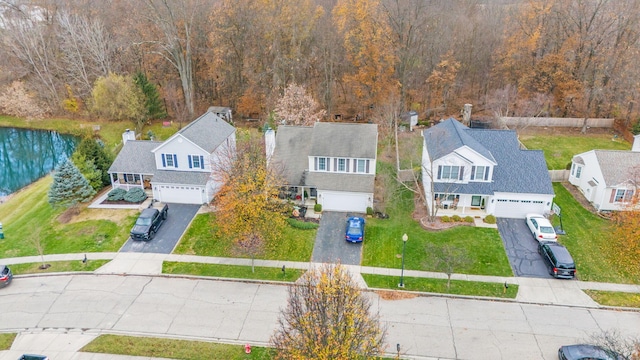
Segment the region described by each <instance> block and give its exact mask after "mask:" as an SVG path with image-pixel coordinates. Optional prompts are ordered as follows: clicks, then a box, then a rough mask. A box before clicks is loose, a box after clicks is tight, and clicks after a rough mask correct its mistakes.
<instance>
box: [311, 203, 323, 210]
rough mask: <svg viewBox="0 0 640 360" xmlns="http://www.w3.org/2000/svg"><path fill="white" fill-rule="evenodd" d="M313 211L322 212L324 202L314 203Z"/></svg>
mask: <svg viewBox="0 0 640 360" xmlns="http://www.w3.org/2000/svg"><path fill="white" fill-rule="evenodd" d="M313 211H315V212H322V204H315V205H313Z"/></svg>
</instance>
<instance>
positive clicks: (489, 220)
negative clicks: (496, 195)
mask: <svg viewBox="0 0 640 360" xmlns="http://www.w3.org/2000/svg"><path fill="white" fill-rule="evenodd" d="M484 222H486V223H487V224H495V223H496V217H495V216H493V215H487V216H485V218H484Z"/></svg>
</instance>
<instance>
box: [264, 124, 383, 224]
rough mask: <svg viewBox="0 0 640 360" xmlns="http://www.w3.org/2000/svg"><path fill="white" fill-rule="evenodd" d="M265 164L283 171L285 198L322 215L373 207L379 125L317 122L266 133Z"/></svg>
mask: <svg viewBox="0 0 640 360" xmlns="http://www.w3.org/2000/svg"><path fill="white" fill-rule="evenodd" d="M265 142H266V149H267V158H268V161H269V166H272V167H278V168H280V169H281V170H282V174H283V177H284V179H285V182H286V184H282V185H283V188H285V189H286V195H287V196H290V197H291V198H292V199H293V200H299V201H302V202H304V201H305V200H308V199H311V200H315V201H316V203H318V204H321V205H322V209H323V211H342V212H358V213H364V212H366V210H367V207H373V193H374V181H375V175H376V149H377V146H378V126H377V125H375V124H350V123H330V122H316V123H315V124H314V125H313V126H284V125H283V126H279V127H278V130H277V132H274V131H273V130H268V131H266V132H265Z"/></svg>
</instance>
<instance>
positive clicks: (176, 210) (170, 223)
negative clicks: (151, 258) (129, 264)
mask: <svg viewBox="0 0 640 360" xmlns="http://www.w3.org/2000/svg"><path fill="white" fill-rule="evenodd" d="M198 209H200V205H191V204H169V213H168V216H167V220H165V222H164V224H162V226H160V229H159V230H158V232H157V233H156V236H155V237H154V238H153V239H152V240H150V241H140V240H137V241H134V240H133V239H131V238H129V240H127V242H126V243H125V244H124V245H123V246H122V248H121V249H120V252H142V253H157V254H171V252H172V251H173V248H174V247H175V246H176V244H177V243H178V241H179V240H180V237H182V234H183V233H184V232H185V230H186V229H187V226H189V224H190V223H191V220H193V217H194V216H195V215H196V213H197V212H198Z"/></svg>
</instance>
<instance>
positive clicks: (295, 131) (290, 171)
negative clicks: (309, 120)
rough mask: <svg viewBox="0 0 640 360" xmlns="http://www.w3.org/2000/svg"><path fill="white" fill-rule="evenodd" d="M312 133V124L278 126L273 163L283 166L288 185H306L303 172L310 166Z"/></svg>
mask: <svg viewBox="0 0 640 360" xmlns="http://www.w3.org/2000/svg"><path fill="white" fill-rule="evenodd" d="M312 135H313V128H312V127H310V126H288V125H280V126H278V131H277V132H276V144H275V148H274V151H273V155H272V157H271V163H272V164H277V166H280V167H281V168H282V170H283V174H282V175H283V176H284V178H285V181H286V182H287V184H288V185H304V184H303V182H304V179H303V174H304V172H305V171H306V170H307V168H308V167H309V158H308V154H309V149H310V148H311V141H310V140H311V137H312Z"/></svg>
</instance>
